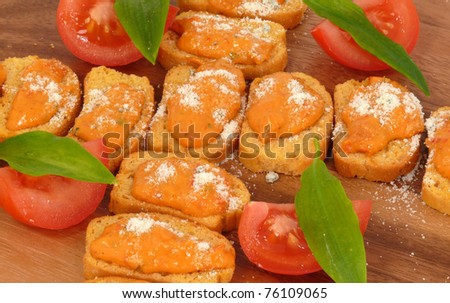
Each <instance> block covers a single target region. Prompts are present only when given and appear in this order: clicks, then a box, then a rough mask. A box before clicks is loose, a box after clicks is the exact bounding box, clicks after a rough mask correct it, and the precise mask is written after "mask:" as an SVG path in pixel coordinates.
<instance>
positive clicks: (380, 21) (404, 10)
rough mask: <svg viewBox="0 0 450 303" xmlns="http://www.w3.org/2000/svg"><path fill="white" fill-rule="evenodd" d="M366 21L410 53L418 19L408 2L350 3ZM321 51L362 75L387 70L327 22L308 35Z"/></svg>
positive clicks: (358, 0) (363, 0)
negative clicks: (310, 35) (360, 10)
mask: <svg viewBox="0 0 450 303" xmlns="http://www.w3.org/2000/svg"><path fill="white" fill-rule="evenodd" d="M353 2H355V3H356V4H358V5H359V6H360V7H361V8H362V9H363V10H364V12H365V13H366V16H367V18H368V19H369V21H370V22H371V23H372V24H373V25H374V26H375V27H376V28H377V29H378V30H379V31H380V32H382V33H383V34H385V35H386V36H388V37H389V38H391V39H392V40H393V41H395V42H397V43H398V44H400V45H402V46H403V47H404V48H405V50H406V51H407V52H408V53H410V52H411V51H412V50H413V48H414V46H415V45H416V43H417V39H418V36H419V16H418V14H417V10H416V7H415V5H414V3H413V2H412V1H411V0H396V1H394V0H354V1H353ZM311 34H312V36H313V37H314V39H315V40H316V41H317V43H318V44H319V45H320V46H321V47H322V49H323V50H324V51H325V52H326V53H327V54H328V55H329V56H330V57H331V58H333V59H334V60H335V61H337V62H339V63H340V64H342V65H345V66H348V67H351V68H354V69H358V70H364V71H378V70H385V69H388V68H389V66H388V65H387V64H385V63H384V62H382V61H381V60H379V59H378V58H376V57H375V56H373V55H372V54H370V53H369V52H367V51H365V50H363V49H362V48H361V47H359V46H358V44H357V43H356V42H355V41H354V40H353V39H352V38H351V37H350V35H349V34H348V33H346V32H344V31H342V30H341V29H339V28H338V27H337V26H335V25H334V24H332V23H331V22H330V21H328V20H324V21H322V22H321V23H320V24H319V25H317V26H316V27H315V28H314V29H313V30H312V31H311Z"/></svg>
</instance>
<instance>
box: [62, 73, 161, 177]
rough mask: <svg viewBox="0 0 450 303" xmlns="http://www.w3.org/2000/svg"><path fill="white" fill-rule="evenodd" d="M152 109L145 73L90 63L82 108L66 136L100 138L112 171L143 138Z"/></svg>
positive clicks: (152, 96) (151, 99) (151, 91)
mask: <svg viewBox="0 0 450 303" xmlns="http://www.w3.org/2000/svg"><path fill="white" fill-rule="evenodd" d="M108 106H109V107H108ZM153 112H154V92H153V87H152V86H151V85H150V82H149V80H148V79H147V77H139V76H136V75H128V74H124V73H121V72H119V71H116V70H114V69H111V68H107V67H104V66H99V67H94V68H93V69H92V70H91V71H90V72H89V73H88V74H87V75H86V77H85V79H84V103H83V109H82V110H81V113H80V114H79V116H78V117H77V118H76V120H75V125H74V127H72V128H71V130H70V132H69V136H70V137H74V138H76V139H78V140H79V141H86V140H92V139H94V138H93V137H97V136H99V137H97V138H95V139H99V138H103V141H104V143H105V145H106V146H108V147H110V149H111V152H110V153H109V154H108V158H109V163H108V168H109V169H110V170H111V171H113V172H114V171H116V170H117V169H118V167H119V165H120V162H121V161H122V159H123V157H124V156H127V155H129V154H131V153H133V152H135V151H137V150H138V148H139V144H140V143H142V142H143V141H144V139H145V136H146V132H147V130H148V125H149V124H150V121H151V118H152V115H153ZM117 128H118V129H117ZM118 130H119V131H118Z"/></svg>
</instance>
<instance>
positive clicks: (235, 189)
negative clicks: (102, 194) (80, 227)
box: [109, 152, 250, 231]
mask: <svg viewBox="0 0 450 303" xmlns="http://www.w3.org/2000/svg"><path fill="white" fill-rule="evenodd" d="M167 159H177V156H176V155H174V154H168V155H167V156H165V157H160V156H158V155H156V157H154V156H152V155H151V153H147V152H137V153H134V154H132V155H131V156H130V157H129V158H126V159H124V160H123V162H122V164H121V166H120V170H119V173H118V174H117V176H116V180H117V184H115V185H114V187H113V189H112V191H111V195H110V204H109V210H110V211H111V212H113V213H115V214H119V213H139V212H159V213H165V214H170V215H173V216H177V217H180V218H183V219H189V220H192V221H195V222H197V223H200V224H202V225H204V226H206V227H208V228H210V229H212V230H215V231H230V230H232V229H235V228H237V226H238V223H239V218H240V215H241V213H242V210H243V208H244V206H245V205H246V204H247V203H248V202H249V201H250V193H249V192H248V190H247V188H246V187H245V185H244V183H243V182H242V181H241V180H239V179H238V178H237V177H235V176H233V175H231V174H229V173H227V172H226V171H225V170H223V169H221V168H219V167H216V165H214V164H211V163H209V162H208V161H206V160H203V159H196V158H191V157H184V158H182V159H179V160H180V163H181V165H183V163H186V164H189V165H192V166H194V167H196V168H197V170H198V169H200V168H202V169H204V168H205V167H207V168H208V169H207V172H205V173H198V174H197V173H193V174H192V175H191V176H186V178H188V179H187V180H191V183H192V185H191V184H190V187H189V188H188V189H181V188H179V190H180V191H183V192H180V193H179V195H177V194H174V195H176V196H179V197H181V198H179V199H181V200H183V199H184V200H183V201H185V202H183V201H180V202H182V203H183V204H186V205H187V203H188V202H192V199H193V198H192V197H193V196H194V194H195V193H196V189H195V182H196V181H195V180H196V178H202V179H203V177H205V178H206V177H208V176H211V173H212V172H214V171H217V172H218V171H221V172H222V174H226V176H227V177H226V181H225V183H224V181H223V180H222V177H214V178H215V179H211V180H210V181H211V182H209V181H205V182H206V183H208V184H205V186H208V187H210V188H211V187H212V188H213V189H214V191H217V192H219V193H220V197H221V199H222V200H223V201H224V202H225V203H226V204H227V206H226V207H225V208H224V209H222V211H221V212H216V213H215V214H213V215H206V214H205V213H204V212H203V213H202V214H198V213H197V212H196V209H187V210H184V209H183V207H184V205H180V204H178V205H176V206H173V205H171V204H169V202H168V200H167V199H169V198H166V196H164V195H165V194H164V192H163V189H162V186H166V184H167V183H169V184H170V183H171V182H177V181H174V178H175V177H176V175H177V174H178V173H179V171H178V170H177V168H176V167H175V168H174V169H173V170H172V172H173V173H172V174H170V176H171V177H170V178H169V177H167V178H163V179H166V180H164V182H161V181H160V179H161V177H160V175H161V176H162V177H164V176H163V174H167V173H168V166H169V168H170V169H172V165H171V164H170V163H168V162H166V161H165V160H167ZM148 164H151V166H152V169H151V170H154V171H156V178H153V179H152V181H148V182H149V183H148V186H149V187H151V188H152V189H153V191H154V192H156V193H157V195H159V196H162V198H161V201H159V200H158V201H157V202H159V203H151V202H148V201H143V200H142V199H139V196H138V197H136V195H133V191H132V190H133V185H134V182H136V178H135V175H136V172H137V170H138V169H139V168H140V166H141V165H148ZM159 169H161V173H160V174H159V175H158V173H159ZM214 175H216V174H215V173H214ZM166 176H168V175H166ZM217 176H218V175H217ZM205 188H206V187H205ZM199 190H201V191H202V190H203V189H201V188H200V189H199ZM185 191H186V192H185ZM166 194H167V193H166ZM182 197H184V198H182ZM170 199H171V198H170ZM188 200H189V201H188ZM201 203H202V202H192V206H195V205H197V207H198V208H199V209H201V205H202V204H201ZM206 203H208V204H210V205H215V204H213V203H214V201H212V200H211V201H209V202H206ZM197 207H196V208H197ZM189 211H191V212H192V211H194V212H195V215H194V214H193V213H189Z"/></svg>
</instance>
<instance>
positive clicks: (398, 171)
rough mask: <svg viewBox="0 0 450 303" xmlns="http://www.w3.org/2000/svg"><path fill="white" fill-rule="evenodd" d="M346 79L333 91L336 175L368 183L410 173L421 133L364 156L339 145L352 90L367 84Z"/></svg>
mask: <svg viewBox="0 0 450 303" xmlns="http://www.w3.org/2000/svg"><path fill="white" fill-rule="evenodd" d="M367 81H368V80H367V79H366V80H364V81H362V82H359V81H356V80H349V81H347V82H345V83H342V84H338V85H337V86H336V88H335V91H334V110H335V129H334V131H333V141H334V142H333V157H334V164H335V167H336V170H337V172H338V173H339V174H340V175H342V176H344V177H348V178H354V177H357V178H363V179H367V180H369V181H381V182H390V181H393V180H395V179H396V178H397V177H399V176H401V175H405V174H407V173H409V172H410V171H411V170H413V169H414V167H415V166H416V164H417V161H418V160H419V157H420V140H421V134H418V135H415V136H413V137H410V138H406V139H398V140H392V141H391V142H389V143H388V145H387V146H386V147H385V148H384V149H383V150H381V151H379V152H377V153H375V154H373V155H367V154H365V153H351V154H346V153H345V152H343V151H342V149H341V148H340V146H339V140H340V139H342V138H343V136H344V135H345V132H346V127H345V125H344V123H343V122H342V118H341V114H342V112H343V110H344V108H345V106H346V105H347V104H348V103H349V102H350V96H351V95H352V93H353V91H354V90H355V89H357V88H358V87H359V86H361V85H365V84H366V83H367Z"/></svg>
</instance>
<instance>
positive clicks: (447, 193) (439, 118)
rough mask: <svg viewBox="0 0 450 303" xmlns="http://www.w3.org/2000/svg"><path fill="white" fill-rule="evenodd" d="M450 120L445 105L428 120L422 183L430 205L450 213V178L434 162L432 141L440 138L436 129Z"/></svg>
mask: <svg viewBox="0 0 450 303" xmlns="http://www.w3.org/2000/svg"><path fill="white" fill-rule="evenodd" d="M448 121H450V107H448V106H445V107H441V108H439V109H437V110H436V111H434V112H433V113H432V114H431V116H430V118H428V119H427V121H426V124H425V125H426V127H427V131H428V139H427V140H426V141H425V142H426V144H427V146H428V149H429V153H428V160H427V164H426V167H425V175H424V177H423V184H422V198H423V200H424V201H425V203H427V204H428V205H429V206H431V207H433V208H434V209H437V210H439V211H440V212H443V213H445V214H450V180H449V179H448V178H446V177H444V176H442V175H441V174H440V173H439V172H438V171H437V169H436V166H435V164H434V163H433V157H434V154H435V147H434V146H433V144H432V141H434V140H438V139H439V138H438V137H436V136H435V133H436V131H437V130H438V129H439V128H440V127H442V126H443V125H444V123H446V122H447V123H448Z"/></svg>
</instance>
